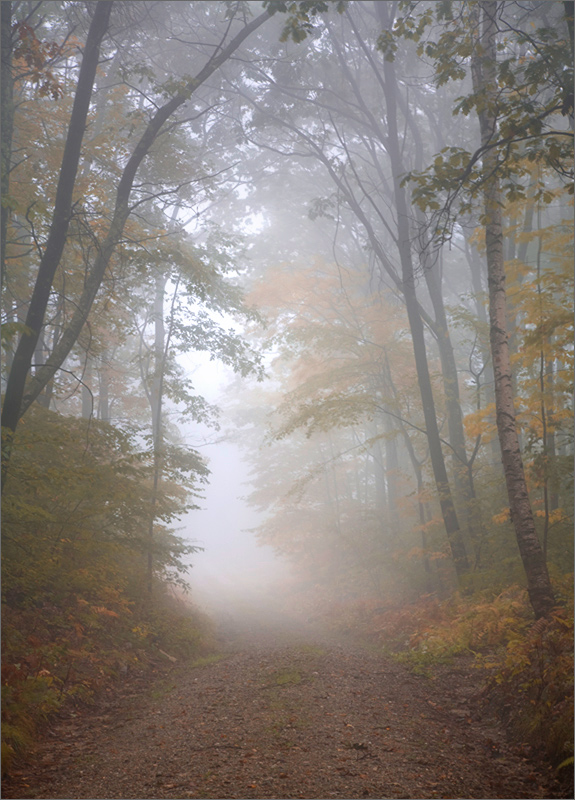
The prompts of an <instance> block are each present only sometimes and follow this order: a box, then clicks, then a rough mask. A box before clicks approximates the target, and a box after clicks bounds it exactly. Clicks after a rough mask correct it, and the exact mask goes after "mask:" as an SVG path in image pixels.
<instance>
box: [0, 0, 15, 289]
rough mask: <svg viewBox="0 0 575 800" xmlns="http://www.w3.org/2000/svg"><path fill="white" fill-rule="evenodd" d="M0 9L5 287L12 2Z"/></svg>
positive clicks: (0, 280)
mask: <svg viewBox="0 0 575 800" xmlns="http://www.w3.org/2000/svg"><path fill="white" fill-rule="evenodd" d="M0 10H1V31H2V33H1V36H2V41H1V48H0V56H1V58H2V66H1V70H2V71H1V85H0V96H1V98H2V115H1V116H0V133H1V136H0V146H1V148H2V163H1V170H2V179H1V191H0V196H1V197H2V208H1V214H2V216H1V222H0V258H1V269H0V288H3V287H4V274H5V264H6V260H5V259H6V238H7V234H8V219H9V216H10V205H9V201H8V192H9V188H10V168H11V166H12V134H13V132H14V78H13V75H12V3H11V2H8V0H6V2H3V3H0Z"/></svg>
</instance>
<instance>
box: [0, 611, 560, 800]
mask: <svg viewBox="0 0 575 800" xmlns="http://www.w3.org/2000/svg"><path fill="white" fill-rule="evenodd" d="M224 636H225V639H224V641H225V652H224V655H223V658H222V659H221V660H219V661H218V662H216V663H211V664H206V665H204V666H201V667H195V668H191V667H190V666H185V665H176V666H175V667H174V668H173V669H172V670H171V671H170V672H169V673H168V674H166V675H164V677H163V678H162V679H161V680H159V681H158V682H156V683H155V684H154V685H150V686H147V687H145V688H141V687H140V689H139V690H138V691H137V692H134V686H133V685H132V686H131V688H130V685H129V684H128V686H127V687H126V688H125V689H124V691H122V692H120V693H119V694H117V695H115V696H113V697H110V698H109V699H108V700H104V701H102V703H101V704H100V706H99V707H98V709H97V710H94V709H92V710H88V711H85V712H82V714H79V715H77V716H75V717H68V718H66V719H60V720H58V721H57V722H56V723H55V724H54V725H53V727H52V729H51V731H50V732H49V735H48V736H47V737H46V740H45V741H44V742H43V743H42V745H41V747H40V748H39V751H38V753H37V755H36V757H35V759H34V763H33V765H32V764H31V765H30V766H29V768H28V769H26V768H24V769H23V770H21V772H20V774H19V775H17V776H16V777H15V778H14V780H13V781H12V782H10V784H9V785H8V786H6V787H5V792H4V797H14V798H16V797H20V798H22V797H29V798H268V797H269V798H298V797H299V798H332V797H338V798H364V797H372V798H396V797H397V798H400V797H401V798H434V797H439V798H449V797H453V798H473V797H481V798H496V797H497V798H524V797H529V798H542V797H552V796H554V795H553V794H552V791H551V790H550V784H549V783H547V784H546V776H545V774H544V773H541V772H538V771H537V770H536V769H535V768H534V767H533V765H532V764H530V763H529V762H528V760H527V759H526V758H525V757H523V756H522V755H521V753H520V752H519V751H517V750H513V749H512V748H510V747H508V746H507V745H506V744H505V742H504V737H503V734H502V732H501V731H500V730H499V729H498V728H497V727H495V726H494V725H493V724H491V725H489V724H488V723H486V722H485V721H482V720H479V719H477V718H476V716H475V712H474V710H473V708H472V706H471V705H470V699H469V696H470V694H471V693H472V691H473V686H472V684H470V682H469V681H470V679H473V676H472V675H471V673H470V672H466V671H465V669H463V670H461V669H459V670H457V669H453V670H451V671H450V672H448V673H445V674H443V675H442V677H441V679H440V680H438V681H430V680H429V679H427V678H422V677H417V676H414V675H412V674H411V673H410V672H409V671H408V670H407V669H406V668H405V667H403V666H402V665H400V664H397V663H396V662H393V661H390V660H389V659H387V658H385V657H383V656H381V655H379V654H377V653H374V652H371V651H369V650H368V649H366V648H362V647H360V646H358V645H354V644H351V643H347V644H344V645H341V644H339V643H337V642H336V641H334V640H333V639H325V638H324V637H322V636H320V635H317V634H315V633H314V632H313V631H308V632H307V633H305V634H304V633H302V632H297V631H295V630H290V629H287V630H286V629H284V630H282V631H281V633H280V632H278V629H276V628H266V627H265V626H262V625H259V626H255V627H252V628H243V629H241V630H239V629H238V626H237V624H235V623H234V628H233V630H232V629H229V630H228V631H227V632H225V633H224ZM474 680H475V681H477V679H476V678H474ZM555 796H557V795H555Z"/></svg>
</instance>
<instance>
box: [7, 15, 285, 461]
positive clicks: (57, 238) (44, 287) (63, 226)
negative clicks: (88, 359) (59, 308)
mask: <svg viewBox="0 0 575 800" xmlns="http://www.w3.org/2000/svg"><path fill="white" fill-rule="evenodd" d="M111 5H112V3H111V2H106V1H105V0H100V1H99V3H98V6H97V10H96V12H95V14H94V18H93V20H92V24H91V26H90V33H89V35H88V40H89V41H90V42H91V44H92V45H93V44H94V41H93V40H94V39H95V32H94V35H93V36H92V39H90V34H92V32H93V29H94V28H97V29H98V31H99V26H95V24H94V21H95V19H96V18H98V19H99V20H100V18H101V17H102V14H103V13H104V11H105V12H106V14H107V16H109V11H110V7H111ZM98 15H99V16H98ZM269 18H270V15H269V14H268V12H263V13H262V14H260V15H259V16H258V17H256V18H255V19H253V20H252V21H251V22H249V23H248V24H247V25H245V26H244V27H243V28H242V29H241V30H240V31H239V33H238V34H236V36H234V38H233V39H232V40H231V41H230V42H229V44H228V45H227V46H225V47H222V49H220V50H219V51H216V54H214V55H213V56H212V57H211V58H210V59H209V60H208V62H207V63H206V64H205V65H204V67H203V68H202V69H201V70H200V71H199V73H198V74H197V75H196V77H195V78H192V79H190V81H189V82H188V84H187V86H186V87H185V88H184V89H182V90H181V91H180V92H178V94H176V95H175V96H174V97H172V98H171V99H170V100H169V101H168V102H167V103H165V104H164V105H163V106H161V107H160V108H158V110H157V111H156V113H155V114H154V116H153V117H152V119H151V120H150V122H149V123H148V125H147V127H146V130H145V131H144V133H143V135H142V137H141V138H140V140H139V142H138V143H137V145H136V147H135V148H134V151H133V152H132V155H131V156H130V158H129V159H128V162H127V164H126V166H125V168H124V170H123V172H122V176H121V178H120V180H119V182H118V189H117V193H116V203H115V208H114V213H113V217H112V221H111V223H110V227H109V229H108V233H107V235H106V238H105V240H104V241H103V242H102V244H101V246H100V248H99V251H98V255H97V256H96V259H95V261H94V263H93V265H92V267H91V269H90V271H89V273H88V276H87V278H86V281H85V286H84V290H83V292H82V295H81V297H80V298H79V299H78V301H77V303H76V310H75V312H74V315H73V317H72V319H71V321H70V323H69V325H68V326H67V328H66V329H65V330H64V332H63V334H62V337H61V339H60V341H59V342H58V345H57V347H56V348H55V349H54V351H53V352H52V353H51V355H50V357H49V358H48V359H47V361H46V363H45V364H44V365H43V366H42V368H41V369H40V370H39V371H38V374H36V375H34V376H32V377H31V379H30V381H29V383H28V386H27V387H26V394H24V389H25V385H26V378H27V376H28V372H29V369H30V361H31V358H32V354H33V352H34V347H35V335H36V331H39V329H40V326H41V324H42V321H43V317H44V312H45V309H46V304H47V301H48V297H49V294H50V288H51V285H52V279H53V276H54V272H55V270H56V268H57V266H58V263H59V260H60V256H61V254H62V250H63V247H64V244H65V240H66V232H67V229H68V221H69V209H70V207H71V193H72V190H73V188H74V179H75V175H76V172H77V167H78V157H79V148H80V145H81V138H80V139H79V140H78V136H79V135H83V132H84V128H85V120H86V114H87V109H88V105H89V95H90V94H91V90H92V87H93V84H94V75H90V76H89V77H90V81H88V66H93V71H94V74H95V69H96V66H97V61H98V58H97V53H96V58H95V64H93V63H92V62H93V61H94V58H93V56H90V58H89V48H88V42H87V43H86V48H85V54H84V59H83V61H82V68H81V70H80V77H79V79H78V88H77V91H76V98H77V99H78V98H82V100H83V104H80V103H79V107H80V105H82V109H84V106H85V112H84V116H83V120H81V126H80V127H79V126H78V122H79V117H80V114H79V112H78V113H77V114H76V115H75V110H76V101H75V103H74V110H73V111H72V117H71V120H70V126H69V135H68V139H69V140H70V141H71V143H73V145H74V147H75V148H77V149H78V154H77V157H75V160H74V158H73V157H72V158H71V159H70V160H68V159H67V156H66V153H67V147H68V143H67V145H66V149H65V154H64V159H63V162H62V171H61V173H62V174H61V181H60V183H61V184H62V185H63V186H64V188H65V190H66V194H65V195H60V186H59V190H58V194H57V196H56V208H55V210H54V221H53V229H54V242H53V243H52V244H51V239H50V237H49V239H48V244H47V246H46V251H45V253H44V257H43V259H42V262H41V266H40V270H39V274H38V279H37V282H36V287H35V291H34V296H36V295H37V296H38V297H37V301H36V302H35V304H34V314H33V320H32V321H33V324H32V325H30V327H31V329H32V332H33V333H32V335H30V336H23V337H22V339H21V341H20V344H19V347H18V350H17V351H16V355H15V357H14V364H13V368H12V371H11V373H10V377H9V380H8V387H7V390H6V400H5V403H4V409H3V412H2V425H3V426H5V427H6V428H7V429H8V430H9V431H12V432H13V431H15V430H16V426H17V424H18V419H19V418H20V417H21V416H22V415H23V414H24V413H25V412H26V411H27V410H28V408H29V407H30V405H31V404H32V403H33V402H34V400H35V399H36V398H37V397H38V395H39V394H40V392H41V391H42V390H43V388H44V386H46V384H47V383H48V382H49V381H50V380H51V379H52V377H53V375H54V374H55V373H56V371H57V370H58V369H59V368H60V366H61V365H62V363H63V361H64V359H65V358H66V357H67V355H68V353H69V352H70V350H71V349H72V347H73V346H74V344H75V342H76V341H77V339H78V336H79V334H80V332H81V330H82V328H83V326H84V324H85V322H86V320H87V317H88V314H89V312H90V309H91V307H92V303H93V302H94V299H95V297H96V295H97V293H98V290H99V288H100V284H101V282H102V280H103V277H104V274H105V271H106V269H107V266H108V264H109V262H110V259H111V257H112V254H113V253H114V250H115V249H116V246H117V244H118V242H119V241H120V239H121V237H122V233H123V230H124V225H125V223H126V221H127V219H128V216H129V214H130V208H129V200H130V194H131V191H132V186H133V183H134V179H135V176H136V173H137V170H138V168H139V166H140V164H141V162H142V160H143V159H144V158H145V157H146V156H147V154H148V153H149V150H150V148H151V146H152V145H153V143H154V142H155V140H156V138H157V136H158V135H159V133H160V131H161V129H162V128H163V126H164V123H165V122H166V121H167V120H168V119H169V118H170V117H171V116H172V115H173V114H174V113H175V111H177V109H178V108H180V106H182V105H183V104H184V103H185V102H187V100H189V98H190V96H191V95H192V94H193V93H194V91H195V90H196V89H197V88H198V87H199V86H201V85H202V84H203V83H204V82H205V81H206V80H207V79H208V78H209V77H210V76H211V75H213V73H214V72H215V71H216V70H217V69H218V68H219V67H220V66H221V65H222V64H223V63H225V62H226V61H227V60H228V59H229V58H230V57H231V55H232V54H233V53H234V52H235V51H236V50H237V49H238V47H239V46H240V45H241V44H242V43H243V42H244V41H245V39H246V38H247V37H248V36H250V34H251V33H253V32H254V31H255V30H257V28H259V27H260V26H261V25H262V24H263V23H264V22H266V20H268V19H269ZM100 22H101V20H100ZM106 25H107V19H106ZM99 32H100V31H99ZM104 32H105V30H104V31H101V32H100V33H101V36H103V34H104ZM101 36H100V40H101ZM98 46H99V41H98ZM96 49H98V48H96ZM90 53H91V51H90ZM85 65H86V69H85V70H84V67H85ZM83 70H84V72H83ZM81 89H82V90H81ZM64 173H65V177H66V179H65V180H64V179H63V177H62V176H63V175H64ZM68 195H69V197H68ZM64 201H66V202H67V210H68V213H67V214H66V213H63V211H65V210H66V203H65V202H64ZM51 234H52V231H51ZM56 245H58V246H57V247H56ZM44 262H46V264H45V263H44ZM31 308H32V304H31ZM30 345H31V346H32V347H31V350H30ZM19 350H21V352H20V354H19V352H18V351H19ZM17 356H19V358H18V360H17ZM3 456H5V460H4V461H3V472H4V471H5V469H6V467H7V461H8V458H9V449H7V450H6V451H3Z"/></svg>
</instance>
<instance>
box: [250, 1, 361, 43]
mask: <svg viewBox="0 0 575 800" xmlns="http://www.w3.org/2000/svg"><path fill="white" fill-rule="evenodd" d="M263 5H264V8H266V9H267V10H268V12H269V13H270V14H276V13H278V12H279V13H282V14H289V16H288V18H287V19H286V21H285V22H284V28H283V31H282V34H281V38H280V40H281V41H282V42H287V41H288V40H289V39H292V40H293V41H294V42H296V44H297V43H298V42H303V40H304V39H305V38H306V36H308V35H309V34H311V33H312V32H313V31H314V21H313V18H314V17H315V16H316V15H317V14H325V13H326V12H327V11H329V7H330V5H335V8H336V11H337V12H338V14H343V12H344V10H345V7H346V5H347V0H327V2H326V1H325V0H297V2H296V0H291V1H289V2H285V0H264V4H263Z"/></svg>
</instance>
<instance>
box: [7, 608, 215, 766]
mask: <svg viewBox="0 0 575 800" xmlns="http://www.w3.org/2000/svg"><path fill="white" fill-rule="evenodd" d="M212 647H213V640H212V634H211V628H210V624H209V622H208V621H207V619H206V618H205V617H203V615H201V614H199V613H198V612H196V611H193V610H192V609H191V608H189V607H187V606H184V605H183V604H182V603H181V602H176V601H174V600H173V599H171V598H170V597H164V598H162V599H161V600H159V601H158V603H157V607H156V608H155V609H154V610H153V612H151V613H147V614H142V613H140V614H138V615H136V614H135V613H134V612H133V611H132V610H131V609H130V608H129V607H128V606H127V607H126V608H125V609H124V611H123V613H120V612H119V611H118V612H116V611H114V612H113V611H111V610H110V609H105V608H103V607H89V606H87V604H85V603H78V602H76V601H75V600H70V602H69V603H68V604H67V605H65V606H61V607H60V608H56V607H54V606H47V607H46V606H45V607H43V608H34V609H15V608H10V607H9V606H5V607H4V608H3V626H2V662H3V663H2V773H3V774H4V775H5V774H6V773H7V772H9V770H10V768H11V766H12V764H13V763H14V761H15V759H18V758H19V757H22V756H25V755H26V754H27V752H28V751H29V749H30V747H31V745H32V744H33V743H34V741H35V739H36V737H37V735H38V733H39V731H40V730H41V729H42V726H43V725H44V724H45V723H46V722H47V721H48V720H49V719H50V717H51V716H52V715H53V714H54V713H56V712H58V711H60V710H62V709H63V708H65V707H73V706H78V705H80V704H91V703H93V702H94V701H95V699H96V698H97V696H98V694H99V692H101V691H102V690H103V689H105V688H107V687H109V686H111V685H112V684H113V683H114V682H117V681H121V680H125V679H126V677H127V676H128V675H132V674H143V673H145V672H146V671H148V670H151V669H152V668H153V666H154V665H157V664H158V663H159V662H164V661H165V662H166V663H168V662H167V659H168V658H170V659H178V660H186V659H191V660H192V661H193V660H194V659H201V658H208V653H209V651H210V649H212Z"/></svg>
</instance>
